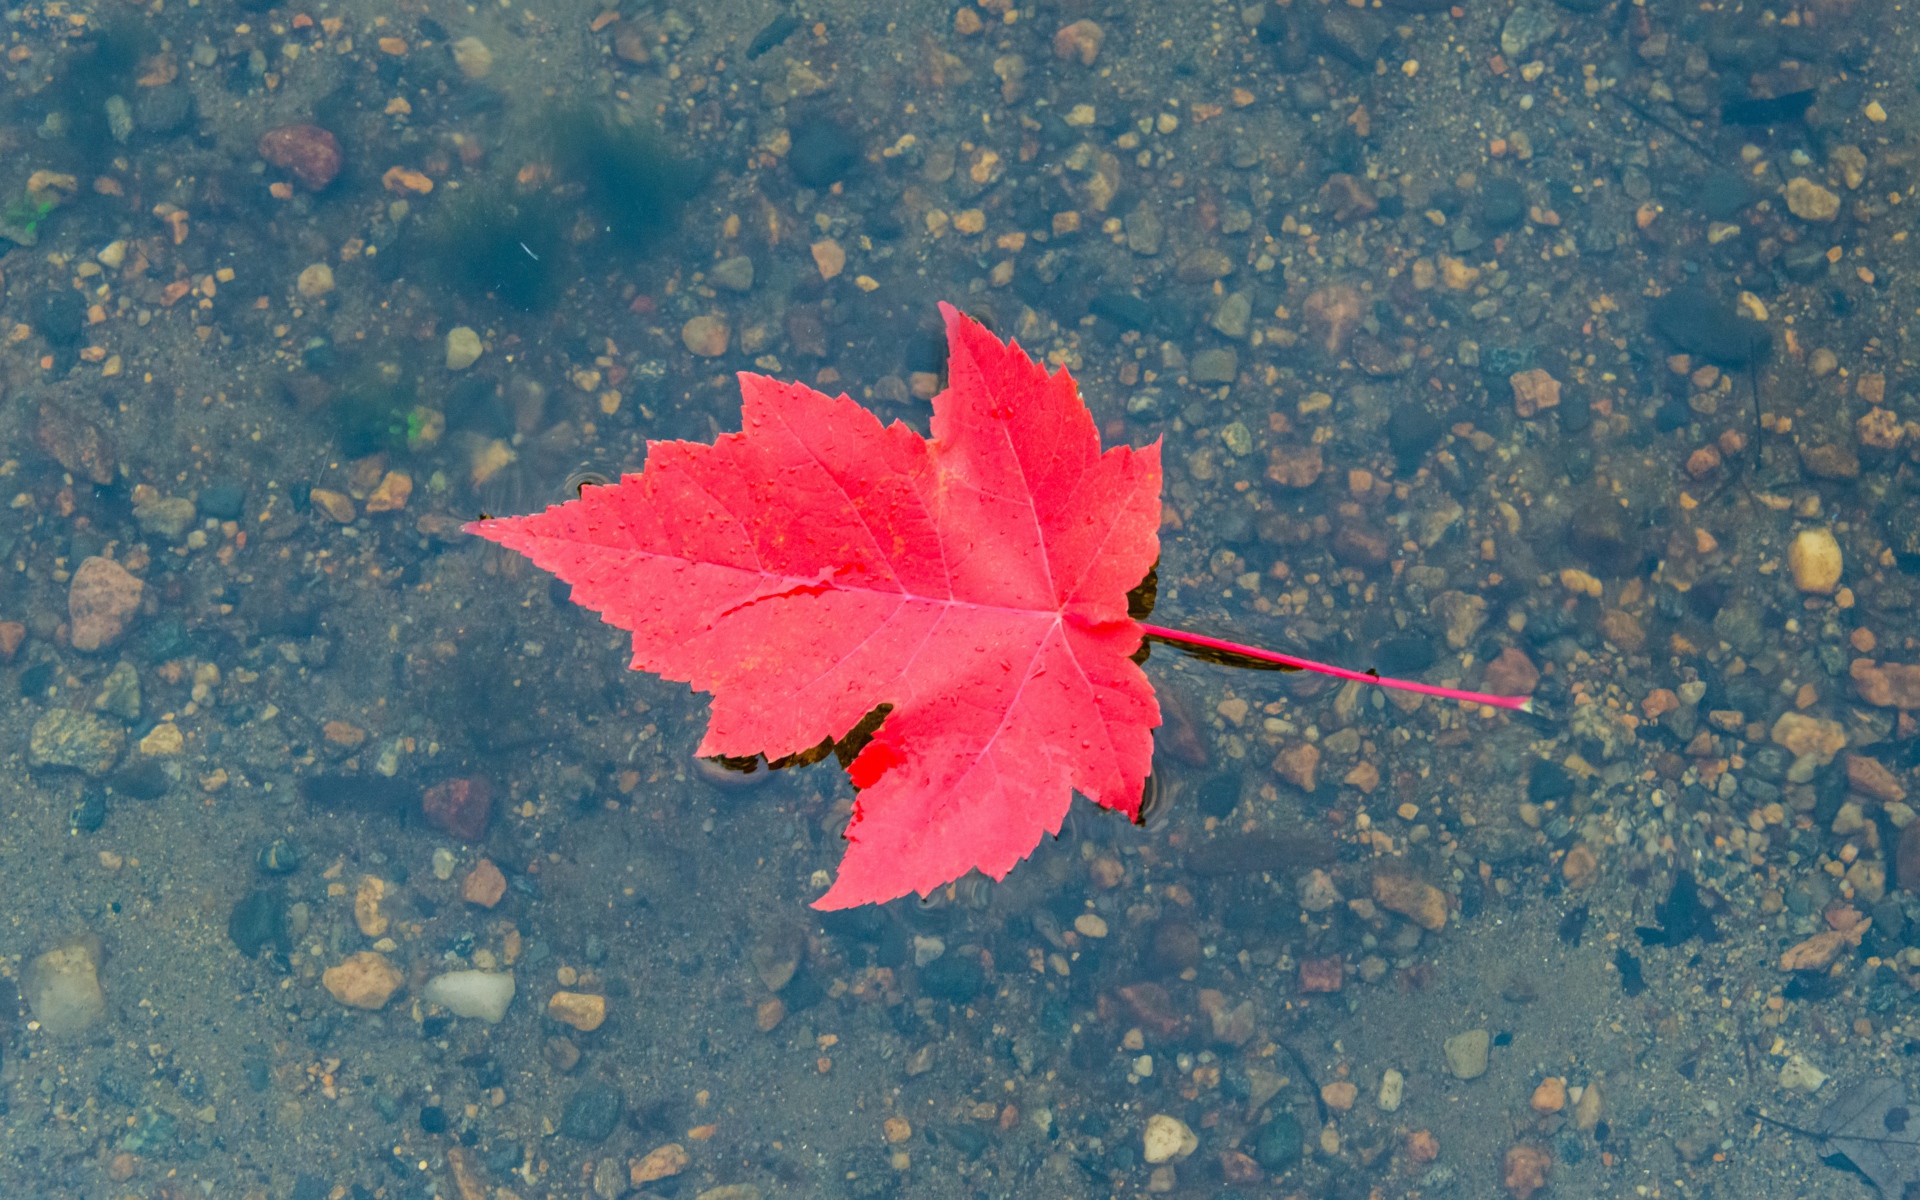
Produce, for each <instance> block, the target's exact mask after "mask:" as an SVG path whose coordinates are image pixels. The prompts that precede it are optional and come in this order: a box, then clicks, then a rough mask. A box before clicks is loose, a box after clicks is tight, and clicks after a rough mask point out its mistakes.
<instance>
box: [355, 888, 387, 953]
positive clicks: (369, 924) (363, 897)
mask: <svg viewBox="0 0 1920 1200" xmlns="http://www.w3.org/2000/svg"><path fill="white" fill-rule="evenodd" d="M386 895H387V881H386V880H384V879H381V878H380V877H378V876H376V875H362V876H361V877H360V886H359V887H358V888H357V889H355V890H354V893H353V923H354V924H356V925H358V926H359V927H360V932H361V933H364V934H366V935H367V936H368V937H370V938H377V937H379V936H380V935H381V934H383V933H385V932H386V931H387V925H388V924H389V921H388V918H387V914H386V913H384V912H382V911H380V902H381V901H382V900H384V899H386Z"/></svg>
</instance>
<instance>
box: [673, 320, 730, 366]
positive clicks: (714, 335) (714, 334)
mask: <svg viewBox="0 0 1920 1200" xmlns="http://www.w3.org/2000/svg"><path fill="white" fill-rule="evenodd" d="M732 334H733V331H732V330H731V329H730V328H729V327H728V325H727V319H726V318H725V317H720V316H699V317H695V318H693V319H692V320H691V321H688V322H687V323H686V324H685V325H682V326H681V327H680V341H681V344H682V345H684V346H686V348H687V349H688V350H690V351H692V352H693V353H695V354H697V355H699V356H700V357H701V358H718V357H720V356H721V355H722V354H725V353H726V352H727V340H728V338H730V337H731V336H732Z"/></svg>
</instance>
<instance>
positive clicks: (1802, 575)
mask: <svg viewBox="0 0 1920 1200" xmlns="http://www.w3.org/2000/svg"><path fill="white" fill-rule="evenodd" d="M1787 566H1788V568H1789V569H1790V570H1791V571H1792V572H1793V586H1794V587H1796V588H1799V589H1800V590H1801V591H1803V592H1807V593H1810V594H1814V595H1821V596H1830V595H1832V594H1833V589H1834V588H1835V587H1836V586H1837V585H1838V584H1839V582H1840V567H1841V556H1840V543H1839V542H1837V541H1835V540H1834V536H1833V531H1832V530H1830V529H1824V528H1822V529H1803V530H1801V531H1800V532H1799V533H1798V534H1796V535H1795V536H1794V539H1793V544H1792V545H1791V546H1790V547H1788V549H1787Z"/></svg>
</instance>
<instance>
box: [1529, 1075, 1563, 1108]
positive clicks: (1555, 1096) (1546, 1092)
mask: <svg viewBox="0 0 1920 1200" xmlns="http://www.w3.org/2000/svg"><path fill="white" fill-rule="evenodd" d="M1527 1103H1528V1104H1529V1105H1531V1106H1532V1108H1533V1111H1535V1112H1537V1113H1557V1112H1559V1111H1560V1110H1561V1109H1563V1108H1565V1107H1566V1106H1567V1081H1566V1080H1564V1079H1562V1078H1560V1077H1559V1076H1558V1075H1550V1076H1548V1077H1547V1078H1545V1079H1542V1080H1541V1081H1540V1086H1539V1087H1537V1088H1534V1089H1533V1098H1532V1099H1531V1100H1529V1101H1527Z"/></svg>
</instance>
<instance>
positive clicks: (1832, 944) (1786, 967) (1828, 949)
mask: <svg viewBox="0 0 1920 1200" xmlns="http://www.w3.org/2000/svg"><path fill="white" fill-rule="evenodd" d="M1846 941H1847V936H1846V934H1843V933H1840V932H1838V931H1837V930H1832V929H1829V930H1827V931H1826V932H1825V933H1816V934H1814V935H1813V936H1812V937H1810V938H1808V939H1807V940H1805V941H1803V942H1798V943H1795V944H1794V945H1793V946H1790V947H1789V948H1788V949H1787V951H1786V953H1784V954H1782V955H1781V956H1780V969H1781V970H1782V971H1824V970H1826V969H1827V968H1828V967H1830V966H1832V965H1833V960H1834V959H1836V958H1838V957H1839V956H1840V948H1841V947H1842V946H1844V945H1845V944H1846Z"/></svg>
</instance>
